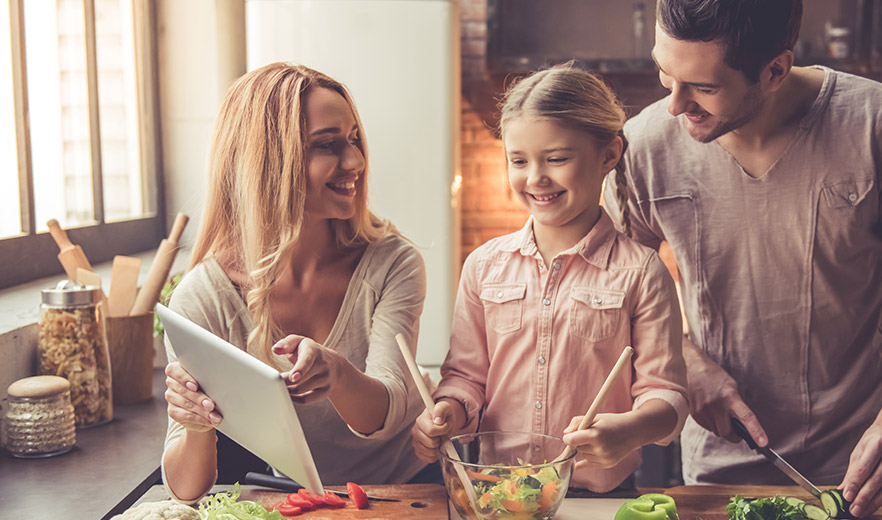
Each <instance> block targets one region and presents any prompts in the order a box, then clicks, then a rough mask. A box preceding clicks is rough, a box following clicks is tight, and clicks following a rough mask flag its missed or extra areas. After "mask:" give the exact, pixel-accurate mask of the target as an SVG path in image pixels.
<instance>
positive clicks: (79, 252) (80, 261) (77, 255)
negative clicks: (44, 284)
mask: <svg viewBox="0 0 882 520" xmlns="http://www.w3.org/2000/svg"><path fill="white" fill-rule="evenodd" d="M46 225H47V226H49V234H50V235H52V238H53V239H55V243H56V244H58V249H59V250H60V252H59V253H58V260H59V261H60V262H61V265H62V267H64V272H65V273H66V274H67V277H68V278H70V279H71V280H73V281H75V282H76V281H78V280H77V269H78V268H82V269H85V270H87V271H91V270H92V264H90V263H89V259H88V258H86V253H83V248H82V247H80V246H77V245H74V244H73V243H72V242H71V241H70V239H69V238H68V237H67V233H65V231H64V230H63V229H61V226H60V225H59V224H58V221H57V220H55V219H54V218H53V219H51V220H49V221H48V222H46Z"/></svg>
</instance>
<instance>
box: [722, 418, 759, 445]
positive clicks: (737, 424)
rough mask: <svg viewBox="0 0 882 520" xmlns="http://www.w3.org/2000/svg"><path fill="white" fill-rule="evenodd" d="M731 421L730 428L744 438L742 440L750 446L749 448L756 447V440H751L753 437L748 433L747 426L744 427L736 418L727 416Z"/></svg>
mask: <svg viewBox="0 0 882 520" xmlns="http://www.w3.org/2000/svg"><path fill="white" fill-rule="evenodd" d="M729 419H730V420H731V422H732V429H733V430H735V433H736V434H738V436H739V437H741V438H742V439H744V442H746V443H747V445H748V446H750V449H752V450H755V449H757V445H756V442H755V441H754V440H753V437H751V436H750V433H749V432H748V431H747V428H745V427H744V424H742V423H741V421H739V420H738V419H736V418H734V417H730V418H729Z"/></svg>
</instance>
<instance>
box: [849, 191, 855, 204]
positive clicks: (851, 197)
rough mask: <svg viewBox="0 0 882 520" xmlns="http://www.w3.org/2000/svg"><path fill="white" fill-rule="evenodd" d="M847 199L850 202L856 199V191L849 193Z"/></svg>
mask: <svg viewBox="0 0 882 520" xmlns="http://www.w3.org/2000/svg"><path fill="white" fill-rule="evenodd" d="M848 200H850V201H852V202H854V201H856V200H857V193H849V194H848Z"/></svg>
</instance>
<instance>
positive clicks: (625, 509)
mask: <svg viewBox="0 0 882 520" xmlns="http://www.w3.org/2000/svg"><path fill="white" fill-rule="evenodd" d="M679 518H680V517H679V516H678V515H677V505H676V504H675V503H674V499H673V498H672V497H670V496H668V495H664V494H661V493H646V494H644V495H640V496H639V497H637V498H635V499H632V500H628V501H627V502H625V503H624V504H622V507H620V508H619V510H618V512H616V516H615V520H679Z"/></svg>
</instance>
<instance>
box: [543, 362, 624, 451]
mask: <svg viewBox="0 0 882 520" xmlns="http://www.w3.org/2000/svg"><path fill="white" fill-rule="evenodd" d="M633 354H634V349H633V348H631V347H625V350H623V351H622V355H621V356H619V360H618V361H616V364H615V365H614V366H613V368H612V370H610V372H609V375H608V376H606V381H604V382H603V386H601V387H600V391H599V392H597V397H595V398H594V401H593V402H592V403H591V406H590V407H589V408H588V411H587V412H585V416H584V417H582V420H581V421H580V422H579V427H578V428H576V430H575V431H578V430H584V429H585V428H587V427H588V426H590V425H591V423H592V422H594V417H595V416H596V415H597V410H599V409H600V407H601V406H603V403H604V402H606V397H607V395H608V394H609V391H610V389H611V388H612V386H613V383H615V382H616V379H618V377H619V374H621V373H622V370H624V368H625V366H627V365H629V361H631V356H632V355H633ZM575 452H576V448H573V447H572V446H570V445H567V447H566V448H564V450H563V452H561V454H560V455H558V456H557V458H556V459H554V462H560V461H562V460H564V459H566V458H567V457H569V456H570V455H572V454H573V453H575Z"/></svg>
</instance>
